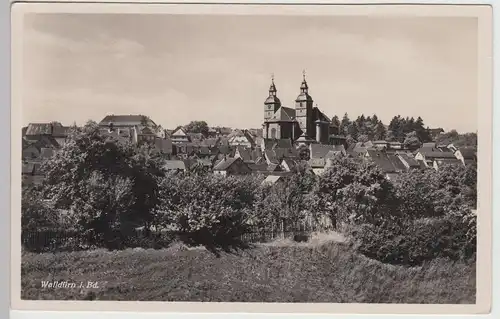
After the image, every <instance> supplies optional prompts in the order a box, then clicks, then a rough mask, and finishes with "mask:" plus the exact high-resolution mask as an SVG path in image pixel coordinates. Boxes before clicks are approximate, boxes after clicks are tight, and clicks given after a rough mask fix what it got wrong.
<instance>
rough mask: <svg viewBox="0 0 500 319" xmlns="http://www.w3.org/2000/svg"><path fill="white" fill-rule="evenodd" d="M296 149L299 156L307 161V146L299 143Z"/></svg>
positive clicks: (308, 153) (308, 157) (308, 155)
mask: <svg viewBox="0 0 500 319" xmlns="http://www.w3.org/2000/svg"><path fill="white" fill-rule="evenodd" d="M297 151H298V153H299V158H300V159H301V160H303V161H308V160H309V159H310V155H311V154H310V152H311V151H310V150H309V147H307V146H306V145H300V146H299V147H298V148H297Z"/></svg>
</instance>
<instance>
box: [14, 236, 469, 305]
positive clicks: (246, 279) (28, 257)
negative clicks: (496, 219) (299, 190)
mask: <svg viewBox="0 0 500 319" xmlns="http://www.w3.org/2000/svg"><path fill="white" fill-rule="evenodd" d="M475 276H476V273H475V266H474V265H465V264H461V263H455V264H454V263H451V262H448V261H445V260H435V261H433V262H432V263H431V264H427V265H424V266H423V267H417V268H404V267H398V266H390V265H385V264H382V263H379V262H376V261H374V260H370V259H368V258H366V257H364V256H362V255H359V254H355V253H353V252H352V251H351V249H350V248H349V247H348V246H347V245H345V244H342V243H336V242H328V243H322V244H310V243H309V244H297V243H288V244H286V243H285V244H276V243H275V244H268V245H257V246H254V247H252V248H250V249H246V250H242V251H239V252H233V253H222V254H221V255H220V256H219V257H217V256H215V255H214V254H212V253H210V252H208V251H206V250H205V249H203V248H186V247H185V246H183V245H180V244H175V245H173V246H172V247H170V248H168V249H164V250H132V249H129V250H125V251H117V252H108V251H104V250H98V251H89V252H73V253H57V254H56V255H54V254H31V253H25V254H23V264H22V298H23V299H59V300H63V299H66V300H67V299H99V300H138V301H140V300H147V301H236V302H338V303H341V302H349V303H474V302H475V289H476V287H475V285H476V279H475V278H476V277H475ZM41 280H48V281H50V280H67V281H70V280H71V281H74V282H80V281H85V282H87V281H89V280H91V281H97V282H99V284H101V285H103V286H104V287H101V288H99V289H94V290H93V291H91V290H87V289H49V288H45V289H43V288H41V282H40V281H41ZM105 282H107V283H105Z"/></svg>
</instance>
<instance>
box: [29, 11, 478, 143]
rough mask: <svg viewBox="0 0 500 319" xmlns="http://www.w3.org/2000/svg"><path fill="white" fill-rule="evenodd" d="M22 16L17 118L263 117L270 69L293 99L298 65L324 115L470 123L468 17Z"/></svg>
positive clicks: (470, 126) (223, 121) (255, 123)
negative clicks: (19, 110) (20, 112)
mask: <svg viewBox="0 0 500 319" xmlns="http://www.w3.org/2000/svg"><path fill="white" fill-rule="evenodd" d="M235 19H237V20H235ZM25 21H26V22H25V32H24V34H23V36H24V65H25V67H24V73H23V78H24V82H23V92H24V93H23V95H24V96H25V97H26V98H25V99H24V101H23V126H24V125H27V124H28V123H30V122H33V123H39V122H48V121H59V122H61V123H63V124H64V125H71V124H72V123H73V122H76V123H77V124H79V125H80V124H84V123H85V122H86V121H87V120H94V121H97V122H99V121H100V120H101V119H102V118H104V117H105V116H106V115H110V114H116V115H120V114H143V115H147V116H149V117H150V118H151V119H153V121H155V122H156V123H157V124H159V125H162V126H163V127H165V128H175V127H177V126H179V125H185V124H187V123H189V122H190V121H192V120H204V121H206V122H207V123H208V124H209V125H210V126H226V127H233V128H261V125H262V122H263V109H264V100H265V99H266V97H267V95H268V89H269V85H270V84H271V76H272V75H274V81H275V84H276V87H277V90H278V93H277V95H278V97H279V98H280V100H281V101H282V103H283V105H284V106H287V107H294V100H295V98H296V96H297V95H298V94H299V92H300V90H299V88H300V83H301V81H302V72H303V70H305V71H306V77H307V81H308V84H309V87H310V94H311V96H312V98H313V99H314V105H316V104H317V105H318V107H320V108H321V109H322V110H323V111H324V112H325V113H326V115H327V116H328V117H329V118H331V117H333V116H334V115H337V116H338V117H339V118H340V119H341V118H342V116H343V115H344V113H346V112H347V113H348V114H349V117H350V118H351V120H353V119H355V118H356V117H358V116H359V115H361V114H364V115H365V116H371V115H373V114H376V115H377V116H378V117H379V119H381V120H382V121H383V122H384V124H389V122H390V120H391V119H392V117H393V116H397V115H401V116H403V117H406V116H408V117H414V118H417V117H418V116H420V117H422V118H423V120H424V122H425V125H426V126H429V127H430V128H437V127H442V128H443V129H445V130H446V131H449V130H451V129H456V130H457V131H459V132H461V133H462V132H463V133H465V132H476V131H477V123H476V119H477V108H478V105H477V87H476V86H477V52H476V51H477V48H476V46H475V41H476V40H477V21H476V19H473V18H424V17H419V18H410V19H409V18H404V19H398V18H392V19H388V18H370V17H336V18H326V17H306V16H304V17H302V16H301V17H298V16H295V17H276V16H245V17H237V18H235V17H231V16H186V15H181V16H170V15H156V16H150V15H148V16H147V17H144V16H141V15H109V14H108V15H105V14H101V15H94V14H73V15H68V14H65V15H57V14H55V15H45V14H36V15H27V16H26V18H25ZM141 23H143V24H141ZM229 25H231V28H228V26H229ZM256 26H258V27H256ZM159 29H160V30H162V32H157V31H156V32H155V30H159ZM180 29H182V32H178V31H176V30H180ZM180 33H182V34H183V36H179V34H180ZM298 39H304V41H298ZM297 43H299V45H298V44H297ZM450 110H452V112H450ZM457 114H458V115H459V116H457Z"/></svg>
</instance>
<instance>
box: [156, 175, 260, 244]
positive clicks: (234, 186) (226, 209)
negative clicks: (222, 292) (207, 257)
mask: <svg viewBox="0 0 500 319" xmlns="http://www.w3.org/2000/svg"><path fill="white" fill-rule="evenodd" d="M261 182H262V179H259V178H256V177H253V176H250V177H248V178H238V177H231V176H230V177H222V176H218V175H213V174H203V175H196V174H169V175H168V176H167V177H165V178H163V179H162V182H161V187H160V193H159V197H160V200H161V204H160V205H159V208H158V210H157V212H156V220H157V223H158V224H159V226H162V227H163V228H167V229H170V230H174V231H176V232H178V233H180V234H181V237H182V239H183V240H184V241H186V242H187V243H189V244H202V245H206V246H207V247H208V248H216V247H219V246H221V245H222V246H224V245H229V244H230V243H231V242H232V241H233V240H234V239H235V238H236V237H237V236H239V235H241V234H242V233H244V232H245V230H246V229H247V227H248V225H249V222H250V221H251V220H252V219H253V217H255V214H254V204H255V201H256V197H257V194H258V193H259V192H258V190H259V188H260V184H261Z"/></svg>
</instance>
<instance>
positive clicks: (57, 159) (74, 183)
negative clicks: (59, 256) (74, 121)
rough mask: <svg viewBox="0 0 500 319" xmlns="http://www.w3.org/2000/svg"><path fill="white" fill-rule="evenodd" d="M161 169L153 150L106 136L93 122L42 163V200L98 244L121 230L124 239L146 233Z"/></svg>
mask: <svg viewBox="0 0 500 319" xmlns="http://www.w3.org/2000/svg"><path fill="white" fill-rule="evenodd" d="M161 166H162V160H161V159H160V158H159V157H158V156H157V155H155V153H154V152H153V150H152V148H151V147H150V146H148V145H143V146H141V147H136V146H135V145H133V144H132V143H131V142H128V141H123V140H116V139H114V138H112V137H109V136H105V135H102V134H100V131H99V127H98V126H97V124H96V123H93V122H89V123H87V124H86V125H85V126H84V127H83V128H80V129H75V130H74V131H73V132H71V133H70V136H69V140H68V142H67V143H65V145H64V146H63V147H62V149H61V150H59V151H58V152H56V154H55V155H54V156H53V157H52V158H50V159H49V160H47V161H46V162H45V163H43V165H42V167H41V169H42V170H43V172H44V173H45V177H46V178H45V180H44V184H43V196H44V198H48V199H50V200H51V201H52V202H53V203H54V207H55V208H56V209H64V210H68V211H70V212H71V214H73V215H74V217H75V218H76V220H78V222H77V223H76V224H77V227H80V229H81V230H82V231H87V230H88V231H92V232H94V233H95V236H96V238H104V237H106V238H107V239H109V235H110V233H112V232H114V230H116V229H118V228H119V231H120V232H121V233H123V234H128V233H129V232H130V231H132V229H133V228H134V227H138V226H145V227H146V229H147V230H148V229H149V227H150V222H151V218H152V215H151V214H152V211H153V209H154V208H155V207H156V205H157V204H158V199H157V193H158V178H159V177H161V176H163V170H162V168H161ZM117 192H118V193H117ZM123 205H125V206H123ZM116 218H118V219H119V223H118V224H116V223H115V222H116V220H117V219H116ZM117 225H119V226H117Z"/></svg>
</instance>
